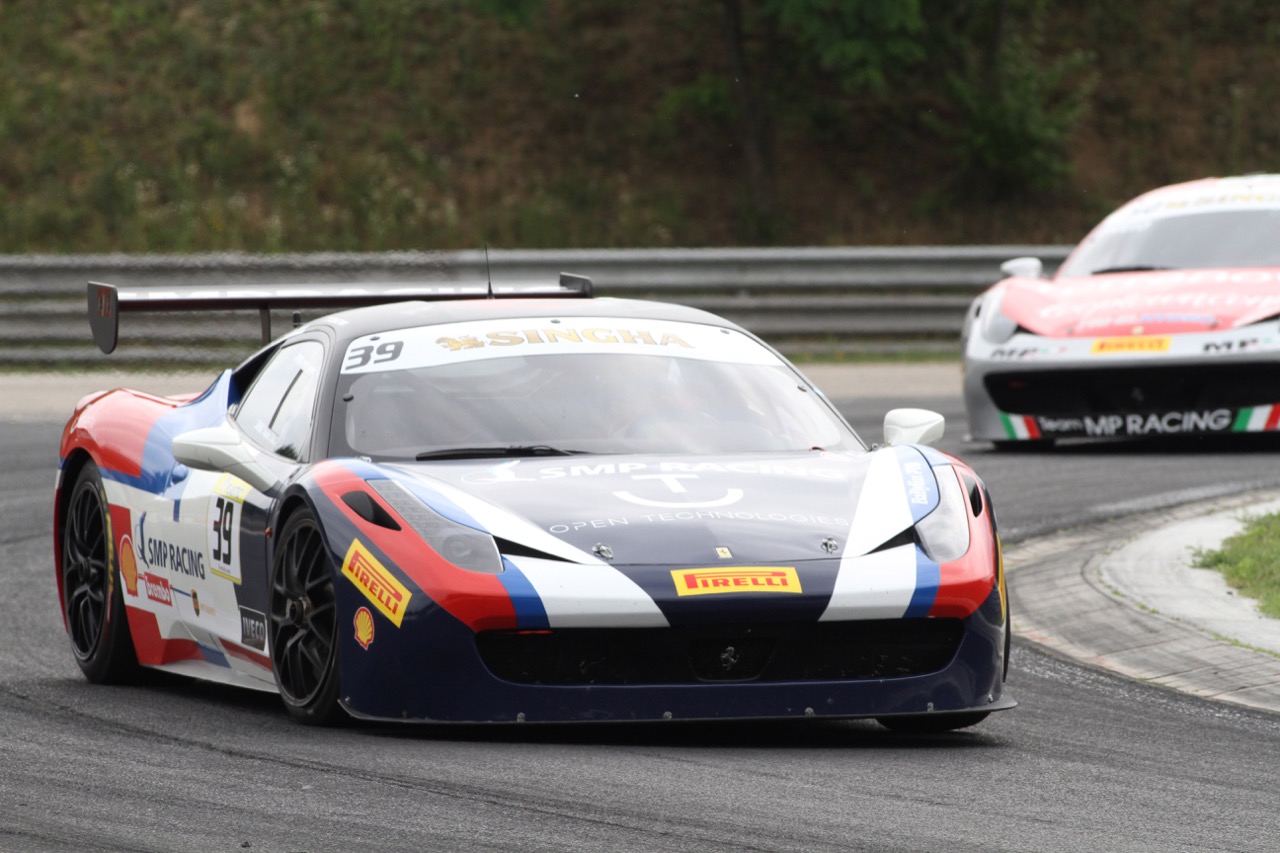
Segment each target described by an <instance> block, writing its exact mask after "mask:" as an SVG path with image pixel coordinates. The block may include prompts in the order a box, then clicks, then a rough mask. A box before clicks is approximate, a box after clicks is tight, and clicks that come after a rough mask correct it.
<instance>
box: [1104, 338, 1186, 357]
mask: <svg viewBox="0 0 1280 853" xmlns="http://www.w3.org/2000/svg"><path fill="white" fill-rule="evenodd" d="M1171 343H1172V339H1171V338H1169V337H1168V336H1166V335H1146V336H1137V337H1129V338H1098V339H1097V340H1096V341H1094V342H1093V348H1092V349H1090V350H1089V352H1091V353H1092V354H1093V355H1115V354H1117V353H1134V352H1138V353H1141V352H1168V351H1169V345H1170V344H1171Z"/></svg>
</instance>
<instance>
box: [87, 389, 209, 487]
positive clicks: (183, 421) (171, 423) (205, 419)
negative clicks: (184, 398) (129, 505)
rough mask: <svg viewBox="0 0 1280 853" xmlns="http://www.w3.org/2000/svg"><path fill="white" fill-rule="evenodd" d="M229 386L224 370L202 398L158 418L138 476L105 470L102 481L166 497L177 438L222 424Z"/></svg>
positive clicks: (173, 464)
mask: <svg viewBox="0 0 1280 853" xmlns="http://www.w3.org/2000/svg"><path fill="white" fill-rule="evenodd" d="M230 383H231V371H229V370H228V371H224V372H223V373H222V375H221V376H219V377H218V379H217V381H215V382H214V383H213V385H211V386H209V388H207V389H206V390H205V392H204V393H203V394H201V395H200V396H199V397H197V398H196V399H194V400H192V401H191V402H189V403H183V404H182V405H180V406H178V407H177V408H176V409H173V410H172V411H170V412H166V413H165V414H163V415H161V416H160V417H158V418H156V421H155V423H154V424H152V425H151V431H150V432H148V433H147V441H146V443H145V444H144V445H143V447H142V459H141V460H139V465H138V467H139V469H140V473H139V474H138V475H137V476H134V475H132V474H125V473H123V472H121V471H113V470H103V471H102V476H103V478H104V479H107V480H111V481H113V482H116V483H122V484H124V485H126V486H132V487H134V488H135V489H141V490H142V491H144V492H149V493H150V494H153V495H160V494H163V493H164V492H165V490H166V489H168V488H169V485H170V479H169V478H170V474H171V473H172V472H173V469H174V466H175V464H176V463H175V461H174V458H173V439H174V436H178V435H181V434H182V433H184V432H187V431H188V430H193V429H199V428H200V427H208V426H216V425H217V424H219V423H221V422H222V420H223V419H224V418H226V414H227V408H228V407H229V406H230V405H231V404H230V402H228V401H229V399H230V396H231V389H230Z"/></svg>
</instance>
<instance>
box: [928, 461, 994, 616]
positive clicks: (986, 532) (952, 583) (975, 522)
mask: <svg viewBox="0 0 1280 853" xmlns="http://www.w3.org/2000/svg"><path fill="white" fill-rule="evenodd" d="M935 470H936V469H935ZM952 473H953V476H955V477H957V478H958V479H959V480H960V488H961V490H962V493H964V494H965V496H966V497H967V496H968V489H966V488H965V484H964V478H962V477H960V472H958V471H956V470H955V469H954V467H953V468H952ZM989 511H990V508H989V507H987V506H983V512H982V514H981V515H979V516H976V517H975V516H974V515H973V514H972V513H968V517H969V550H968V551H966V552H965V555H964V556H963V557H961V558H960V559H959V560H953V561H952V562H949V563H942V564H941V565H940V566H939V573H938V574H939V576H938V595H937V597H936V598H934V600H933V607H931V608H929V615H930V616H955V617H960V618H963V617H965V616H968V615H969V614H970V613H973V612H974V611H975V610H977V609H978V608H979V607H981V606H982V603H983V602H984V601H986V600H987V598H988V596H990V595H991V587H992V586H994V585H995V582H996V552H995V542H994V541H993V540H992V536H991V524H990V522H989V521H988V520H987V512H989Z"/></svg>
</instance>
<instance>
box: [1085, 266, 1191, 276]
mask: <svg viewBox="0 0 1280 853" xmlns="http://www.w3.org/2000/svg"><path fill="white" fill-rule="evenodd" d="M1172 269H1177V267H1153V266H1143V265H1142V264H1136V265H1134V266H1129V267H1103V268H1102V269H1100V270H1094V271H1093V272H1091V273H1089V275H1106V274H1107V273H1113V272H1155V271H1157V270H1172Z"/></svg>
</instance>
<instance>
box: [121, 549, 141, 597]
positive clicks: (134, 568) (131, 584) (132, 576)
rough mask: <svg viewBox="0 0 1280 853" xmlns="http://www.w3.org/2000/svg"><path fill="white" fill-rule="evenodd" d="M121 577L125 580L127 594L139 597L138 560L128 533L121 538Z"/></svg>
mask: <svg viewBox="0 0 1280 853" xmlns="http://www.w3.org/2000/svg"><path fill="white" fill-rule="evenodd" d="M118 554H119V556H120V577H122V578H123V579H124V588H125V592H127V593H129V595H131V596H133V597H135V598H136V597H137V595H138V558H137V557H136V556H135V555H134V553H133V540H132V539H130V538H129V534H128V533H126V534H125V535H124V536H121V537H120V550H119V551H118Z"/></svg>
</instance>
